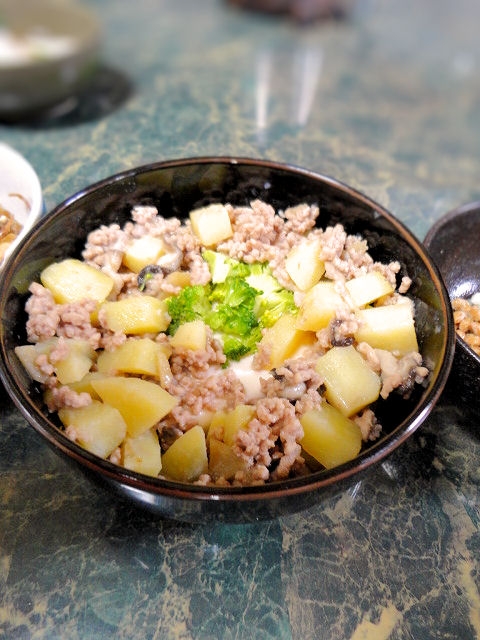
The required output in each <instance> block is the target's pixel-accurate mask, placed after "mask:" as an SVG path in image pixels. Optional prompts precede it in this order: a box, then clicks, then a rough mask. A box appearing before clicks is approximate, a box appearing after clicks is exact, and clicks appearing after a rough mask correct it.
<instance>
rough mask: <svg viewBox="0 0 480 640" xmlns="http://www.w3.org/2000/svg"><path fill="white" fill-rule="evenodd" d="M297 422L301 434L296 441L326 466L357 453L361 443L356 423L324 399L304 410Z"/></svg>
mask: <svg viewBox="0 0 480 640" xmlns="http://www.w3.org/2000/svg"><path fill="white" fill-rule="evenodd" d="M300 422H301V424H302V427H303V432H304V436H303V438H302V440H301V441H300V444H301V445H302V447H303V448H304V449H305V451H306V452H307V453H308V454H310V455H311V456H313V457H314V458H315V460H318V462H320V464H322V465H323V466H324V467H326V468H327V469H332V468H333V467H336V466H338V465H340V464H343V463H344V462H348V461H349V460H352V459H353V458H355V456H357V455H358V454H359V452H360V449H361V447H362V432H361V430H360V427H359V426H358V425H357V424H356V423H355V422H353V420H350V419H349V418H347V417H345V416H344V415H343V414H342V413H341V412H340V411H338V410H337V409H335V407H332V406H330V405H329V404H327V403H326V402H325V403H323V404H322V405H321V407H320V408H318V409H311V410H310V411H307V412H306V413H304V414H303V415H302V416H301V418H300Z"/></svg>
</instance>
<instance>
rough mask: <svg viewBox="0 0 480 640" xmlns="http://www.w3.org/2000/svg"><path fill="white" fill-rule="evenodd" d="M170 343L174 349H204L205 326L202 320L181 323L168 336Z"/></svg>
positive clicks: (205, 343) (205, 339)
mask: <svg viewBox="0 0 480 640" xmlns="http://www.w3.org/2000/svg"><path fill="white" fill-rule="evenodd" d="M170 345H171V346H172V347H175V348H176V349H179V348H181V349H191V350H192V351H205V349H206V348H207V326H206V324H205V323H204V322H203V320H192V321H191V322H185V323H184V324H181V325H180V326H179V327H178V329H177V330H176V332H175V334H174V335H173V336H172V337H171V338H170Z"/></svg>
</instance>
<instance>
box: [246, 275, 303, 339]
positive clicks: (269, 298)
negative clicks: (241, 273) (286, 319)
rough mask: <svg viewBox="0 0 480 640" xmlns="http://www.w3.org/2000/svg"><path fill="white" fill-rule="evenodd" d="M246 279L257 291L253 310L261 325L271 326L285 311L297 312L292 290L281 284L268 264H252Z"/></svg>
mask: <svg viewBox="0 0 480 640" xmlns="http://www.w3.org/2000/svg"><path fill="white" fill-rule="evenodd" d="M246 281H247V282H248V284H249V285H250V286H252V287H254V289H256V290H257V291H258V294H257V297H256V299H255V308H254V312H255V315H256V317H257V318H258V322H259V324H260V326H261V327H271V326H272V325H274V324H275V322H276V321H277V320H278V319H279V318H280V316H282V315H283V314H285V313H292V314H295V313H297V311H298V308H297V306H296V304H295V302H294V299H293V291H289V290H288V289H285V288H284V287H282V286H281V284H280V283H279V282H278V280H277V279H276V278H275V276H274V275H273V273H272V270H271V269H270V267H269V266H268V264H266V263H255V264H253V265H252V269H251V273H250V275H248V276H247V278H246Z"/></svg>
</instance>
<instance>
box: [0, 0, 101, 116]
mask: <svg viewBox="0 0 480 640" xmlns="http://www.w3.org/2000/svg"><path fill="white" fill-rule="evenodd" d="M99 49H100V25H99V23H98V21H97V18H96V16H95V14H94V13H93V12H92V11H90V10H89V9H88V8H86V7H84V6H82V5H80V4H75V3H72V2H63V1H61V0H35V1H32V0H15V2H13V1H12V0H0V119H1V120H4V121H9V120H17V119H23V118H29V117H33V116H36V115H37V114H39V113H40V112H42V111H46V110H47V109H50V108H53V107H56V106H57V105H59V104H61V103H62V102H64V101H67V100H68V99H69V98H71V97H72V96H74V95H75V94H77V93H78V92H79V91H80V90H82V89H83V88H84V87H85V86H86V85H87V84H88V82H89V81H90V79H91V78H92V76H93V74H94V71H95V69H96V67H97V63H98V56H99Z"/></svg>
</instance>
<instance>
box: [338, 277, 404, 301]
mask: <svg viewBox="0 0 480 640" xmlns="http://www.w3.org/2000/svg"><path fill="white" fill-rule="evenodd" d="M345 288H346V289H347V291H348V293H349V294H350V297H351V299H352V302H353V304H354V306H355V307H364V306H365V305H367V304H370V303H371V302H374V301H375V300H378V299H379V298H381V297H382V296H386V295H388V294H389V293H393V291H394V290H395V288H394V287H393V286H392V285H391V284H390V282H389V281H388V280H387V279H386V278H385V276H384V275H382V274H381V273H380V272H379V271H371V272H370V273H366V274H365V275H362V276H358V277H357V278H353V279H352V280H349V281H348V282H346V283H345Z"/></svg>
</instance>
